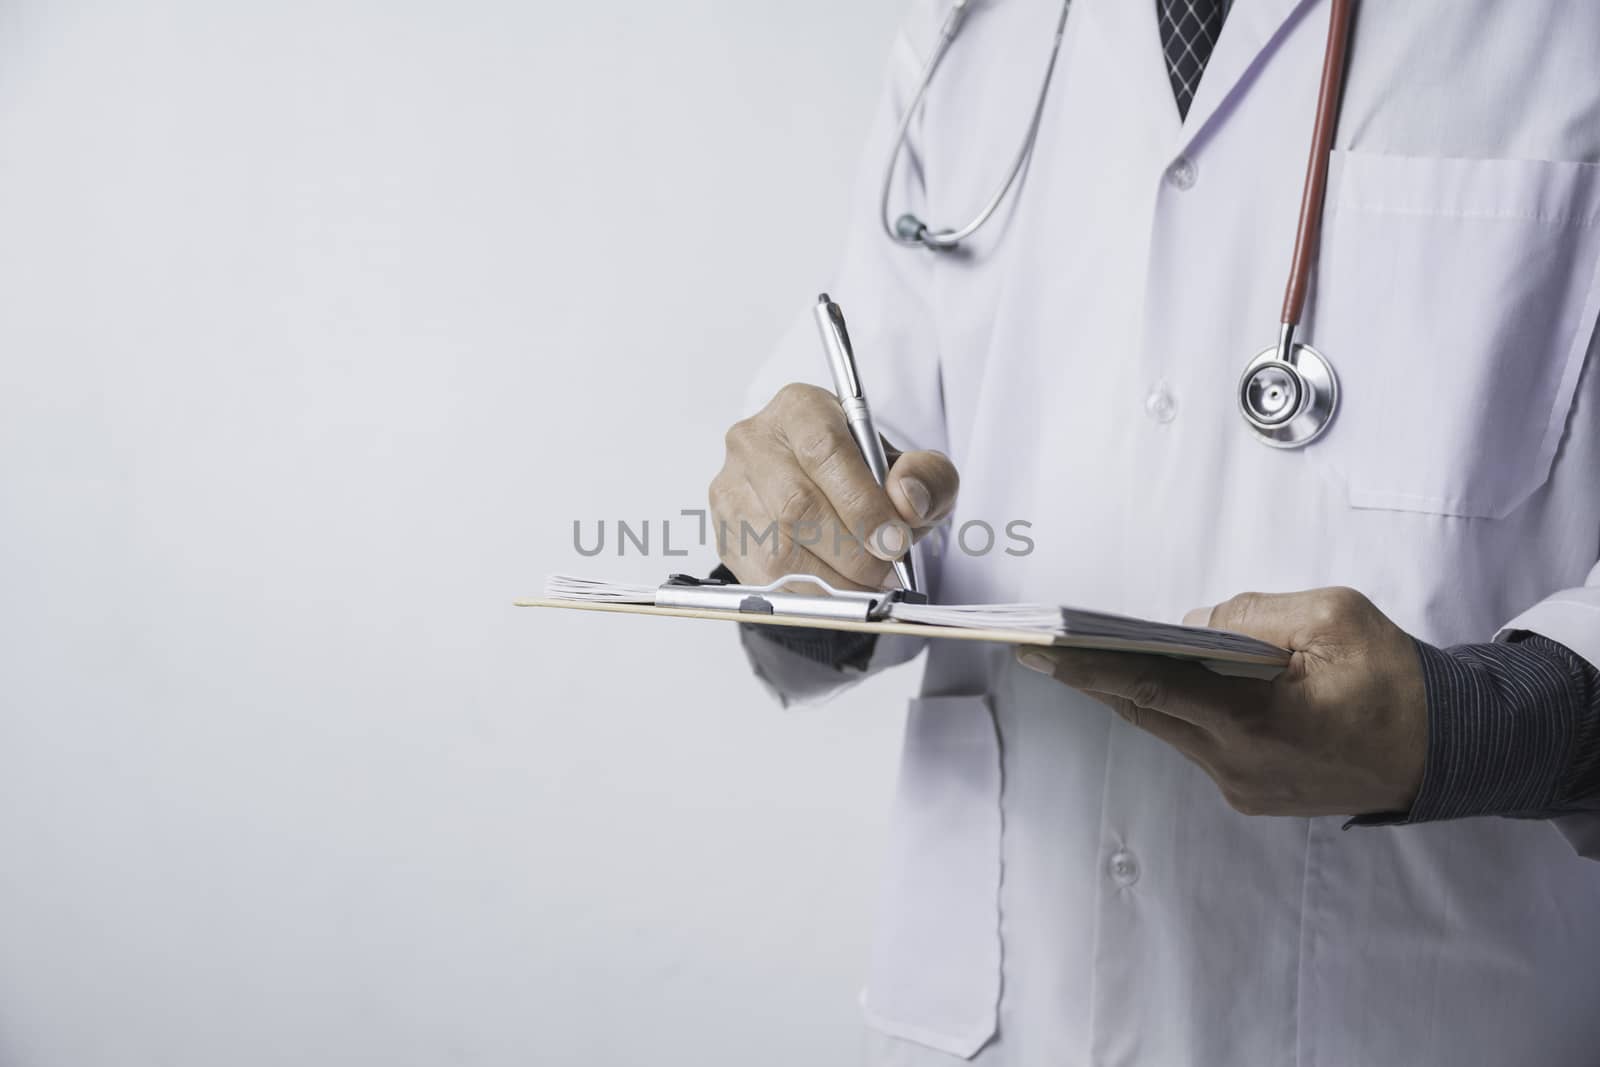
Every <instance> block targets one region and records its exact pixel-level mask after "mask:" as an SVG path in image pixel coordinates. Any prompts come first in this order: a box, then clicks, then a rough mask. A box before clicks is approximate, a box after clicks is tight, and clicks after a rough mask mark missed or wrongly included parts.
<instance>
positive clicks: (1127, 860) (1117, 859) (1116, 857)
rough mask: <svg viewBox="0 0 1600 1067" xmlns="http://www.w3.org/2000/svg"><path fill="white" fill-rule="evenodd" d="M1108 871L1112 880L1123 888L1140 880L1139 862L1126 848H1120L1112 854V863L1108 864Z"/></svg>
mask: <svg viewBox="0 0 1600 1067" xmlns="http://www.w3.org/2000/svg"><path fill="white" fill-rule="evenodd" d="M1106 870H1108V871H1109V872H1111V880H1112V881H1113V882H1116V883H1117V884H1118V885H1120V886H1123V887H1127V886H1130V885H1132V884H1133V883H1135V882H1137V881H1138V880H1139V861H1138V860H1136V859H1134V858H1133V853H1132V852H1129V851H1128V850H1127V849H1125V848H1119V849H1117V851H1115V852H1113V853H1112V854H1111V861H1110V862H1109V863H1107V864H1106Z"/></svg>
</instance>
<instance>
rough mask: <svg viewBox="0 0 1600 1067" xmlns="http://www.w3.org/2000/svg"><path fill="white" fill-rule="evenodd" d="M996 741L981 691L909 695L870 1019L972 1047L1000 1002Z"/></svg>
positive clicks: (866, 1000)
mask: <svg viewBox="0 0 1600 1067" xmlns="http://www.w3.org/2000/svg"><path fill="white" fill-rule="evenodd" d="M1000 785H1001V783H1000V741H999V736H998V734H997V732H996V729H995V723H994V719H993V716H992V714H991V712H990V709H989V702H988V700H987V699H986V698H985V697H982V696H939V697H923V698H921V699H918V700H914V701H912V703H911V710H910V715H909V716H908V718H907V723H906V744H905V751H904V754H903V756H902V759H901V770H900V782H899V786H898V789H897V792H896V797H895V802H894V813H893V818H892V830H891V839H890V847H889V859H888V865H887V870H886V871H885V881H884V892H883V904H882V907H881V909H880V914H879V917H878V925H877V930H876V935H875V942H874V945H873V951H872V959H871V964H870V967H869V971H868V976H867V987H866V990H865V992H864V993H863V994H862V997H861V1004H862V1010H863V1014H864V1015H865V1017H866V1021H867V1023H868V1025H870V1026H872V1027H873V1028H874V1029H876V1030H879V1031H881V1032H882V1033H885V1034H888V1035H890V1036H893V1037H897V1038H902V1039H904V1040H907V1041H913V1042H916V1043H917V1044H921V1045H926V1046H928V1047H930V1048H934V1049H938V1050H940V1051H942V1052H946V1053H949V1054H950V1055H953V1056H960V1057H963V1058H971V1057H972V1056H975V1055H977V1053H978V1050H979V1049H981V1048H983V1046H984V1045H985V1044H986V1043H987V1042H988V1041H989V1039H990V1038H991V1037H993V1036H994V1032H995V1027H996V1012H997V1010H998V1007H999V1001H1000V833H1001V825H1000V822H1001V820H1000Z"/></svg>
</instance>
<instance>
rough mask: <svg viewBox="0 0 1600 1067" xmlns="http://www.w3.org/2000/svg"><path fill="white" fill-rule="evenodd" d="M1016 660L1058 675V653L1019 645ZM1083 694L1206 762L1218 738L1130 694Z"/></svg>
mask: <svg viewBox="0 0 1600 1067" xmlns="http://www.w3.org/2000/svg"><path fill="white" fill-rule="evenodd" d="M1017 660H1018V661H1019V662H1020V663H1021V664H1022V665H1023V666H1024V667H1027V668H1029V669H1030V670H1035V671H1039V672H1040V673H1042V674H1049V675H1051V676H1054V675H1055V671H1056V662H1057V659H1056V657H1055V656H1054V655H1053V654H1051V653H1050V652H1047V651H1045V650H1043V649H1038V648H1019V649H1018V650H1017ZM1084 695H1085V696H1087V697H1089V698H1090V699H1091V700H1094V701H1097V702H1099V703H1101V704H1104V705H1105V706H1106V707H1108V708H1110V709H1111V710H1112V711H1114V712H1116V713H1117V716H1118V717H1119V718H1121V719H1123V720H1124V721H1125V722H1127V723H1129V724H1130V725H1133V726H1137V727H1138V728H1139V729H1141V730H1143V731H1145V732H1146V733H1149V734H1152V735H1154V736H1155V737H1157V738H1160V739H1161V740H1162V741H1165V742H1166V743H1167V744H1169V745H1171V746H1172V747H1173V748H1175V749H1177V750H1178V751H1179V752H1182V753H1183V754H1184V755H1185V756H1188V757H1189V758H1190V759H1192V760H1194V761H1195V762H1197V763H1200V764H1201V765H1202V766H1205V765H1206V760H1207V759H1209V757H1210V754H1211V752H1212V751H1213V749H1214V746H1215V742H1214V741H1213V739H1212V737H1211V735H1210V734H1208V733H1207V732H1206V731H1205V730H1203V729H1201V728H1200V727H1198V726H1196V725H1195V724H1194V723H1191V722H1185V721H1184V720H1182V719H1179V718H1176V717H1175V716H1172V715H1166V714H1163V713H1162V712H1159V711H1155V710H1153V709H1151V708H1145V707H1141V706H1140V705H1139V704H1137V703H1136V702H1134V701H1132V700H1130V699H1128V698H1127V697H1120V696H1113V695H1112V694H1110V693H1097V692H1093V691H1090V690H1085V691H1084Z"/></svg>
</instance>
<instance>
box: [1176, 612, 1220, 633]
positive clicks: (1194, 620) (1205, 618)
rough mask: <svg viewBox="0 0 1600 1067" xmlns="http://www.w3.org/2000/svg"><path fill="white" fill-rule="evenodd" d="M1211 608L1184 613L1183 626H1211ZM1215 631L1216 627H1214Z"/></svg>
mask: <svg viewBox="0 0 1600 1067" xmlns="http://www.w3.org/2000/svg"><path fill="white" fill-rule="evenodd" d="M1211 612H1212V609H1211V608H1191V609H1189V610H1188V611H1186V612H1184V615H1183V624H1184V625H1185V626H1207V627H1210V626H1211ZM1212 628H1213V629H1215V627H1212Z"/></svg>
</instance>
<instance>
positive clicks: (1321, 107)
mask: <svg viewBox="0 0 1600 1067" xmlns="http://www.w3.org/2000/svg"><path fill="white" fill-rule="evenodd" d="M1355 4H1356V0H1333V3H1332V12H1331V13H1330V15H1329V25H1328V45H1327V50H1326V52H1325V54H1324V56H1323V60H1322V82H1321V85H1320V86H1319V88H1318V92H1317V117H1316V123H1315V125H1314V126H1313V127H1312V130H1311V157H1310V159H1309V160H1308V161H1307V163H1306V179H1305V185H1304V188H1303V189H1302V191H1301V197H1300V224H1299V226H1298V228H1297V229H1296V230H1295V239H1294V256H1293V258H1292V259H1291V261H1290V266H1289V280H1288V283H1287V284H1286V285H1285V287H1284V293H1283V313H1282V323H1281V326H1280V329H1279V334H1278V344H1277V345H1276V346H1275V347H1273V348H1268V349H1265V350H1263V351H1262V352H1260V353H1259V354H1258V355H1257V356H1256V357H1255V359H1253V360H1252V361H1251V362H1250V364H1249V366H1247V367H1246V368H1245V372H1244V375H1243V377H1241V378H1240V379H1239V410H1240V412H1241V413H1242V414H1243V415H1244V418H1245V421H1246V422H1248V423H1249V424H1250V426H1251V427H1252V428H1253V429H1254V430H1255V432H1256V434H1257V436H1258V437H1259V438H1260V439H1261V441H1262V442H1263V443H1264V444H1268V445H1272V446H1273V447H1275V448H1298V447H1300V446H1302V445H1306V444H1309V443H1310V442H1311V441H1313V440H1315V439H1316V438H1317V437H1318V436H1320V435H1321V433H1322V431H1323V430H1325V429H1327V427H1328V424H1329V423H1330V422H1331V421H1332V420H1333V415H1334V412H1335V411H1336V410H1337V408H1338V403H1339V381H1338V378H1337V377H1336V376H1335V375H1334V373H1333V367H1332V365H1331V364H1329V362H1328V361H1327V359H1326V358H1325V357H1324V356H1323V355H1322V354H1321V353H1320V352H1318V351H1317V350H1316V349H1314V348H1312V347H1311V346H1310V345H1304V344H1297V343H1295V338H1294V335H1295V330H1296V329H1297V328H1298V327H1299V325H1300V316H1301V314H1302V313H1303V312H1304V311H1305V304H1306V289H1307V287H1308V283H1309V279H1310V276H1311V265H1312V262H1313V260H1314V259H1315V256H1316V251H1317V239H1318V237H1319V236H1320V233H1321V230H1322V216H1323V213H1324V211H1325V208H1326V198H1327V190H1328V166H1329V163H1330V160H1331V158H1332V154H1333V135H1334V130H1335V128H1336V127H1337V126H1338V124H1339V106H1340V102H1341V98H1342V96H1343V93H1344V72H1345V60H1346V56H1347V54H1348V52H1349V46H1350V33H1351V26H1352V23H1353V21H1354V16H1355Z"/></svg>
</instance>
